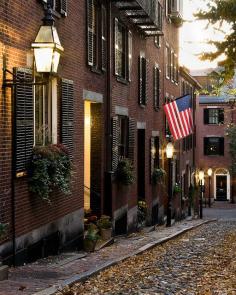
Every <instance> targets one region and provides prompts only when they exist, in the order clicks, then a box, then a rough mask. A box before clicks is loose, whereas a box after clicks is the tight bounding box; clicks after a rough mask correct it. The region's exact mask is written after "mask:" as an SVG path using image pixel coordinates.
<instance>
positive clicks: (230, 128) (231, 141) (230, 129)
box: [226, 123, 236, 175]
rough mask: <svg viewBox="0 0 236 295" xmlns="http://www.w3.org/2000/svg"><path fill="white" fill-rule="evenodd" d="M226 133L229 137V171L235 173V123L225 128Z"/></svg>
mask: <svg viewBox="0 0 236 295" xmlns="http://www.w3.org/2000/svg"><path fill="white" fill-rule="evenodd" d="M226 135H227V136H228V138H229V152H230V155H231V171H232V174H233V175H236V125H235V124H232V123H231V124H229V125H228V126H227V129H226Z"/></svg>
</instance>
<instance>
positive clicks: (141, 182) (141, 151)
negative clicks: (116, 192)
mask: <svg viewBox="0 0 236 295" xmlns="http://www.w3.org/2000/svg"><path fill="white" fill-rule="evenodd" d="M137 182H138V200H145V129H138V179H137Z"/></svg>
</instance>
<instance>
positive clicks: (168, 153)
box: [166, 142, 174, 227]
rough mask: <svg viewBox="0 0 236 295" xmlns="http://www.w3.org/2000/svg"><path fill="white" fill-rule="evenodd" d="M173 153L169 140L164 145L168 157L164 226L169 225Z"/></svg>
mask: <svg viewBox="0 0 236 295" xmlns="http://www.w3.org/2000/svg"><path fill="white" fill-rule="evenodd" d="M173 155H174V146H173V144H172V142H169V143H168V144H167V146H166V157H167V159H168V169H169V178H168V204H167V221H166V226H167V227H169V226H171V202H172V194H173V187H172V158H173Z"/></svg>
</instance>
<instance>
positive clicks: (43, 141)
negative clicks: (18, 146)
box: [34, 77, 57, 145]
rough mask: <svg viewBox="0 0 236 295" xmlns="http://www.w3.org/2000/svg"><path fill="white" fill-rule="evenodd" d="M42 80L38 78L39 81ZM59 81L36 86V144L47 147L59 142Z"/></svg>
mask: <svg viewBox="0 0 236 295" xmlns="http://www.w3.org/2000/svg"><path fill="white" fill-rule="evenodd" d="M38 79H39V80H40V79H41V78H39V77H36V79H35V80H36V82H37V80H38ZM56 122H57V81H56V79H53V80H52V81H51V82H50V83H48V84H47V85H36V86H35V96H34V143H35V145H47V144H51V143H56V142H57V124H56Z"/></svg>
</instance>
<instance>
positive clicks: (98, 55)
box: [87, 0, 106, 71]
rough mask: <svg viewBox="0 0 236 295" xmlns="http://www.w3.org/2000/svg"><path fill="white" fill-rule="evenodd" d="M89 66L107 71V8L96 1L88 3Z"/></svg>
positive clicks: (92, 0) (90, 0) (89, 0)
mask: <svg viewBox="0 0 236 295" xmlns="http://www.w3.org/2000/svg"><path fill="white" fill-rule="evenodd" d="M87 51H88V56H87V58H88V65H89V66H91V67H92V69H93V70H99V71H100V70H103V71H105V70H106V8H105V6H104V5H101V4H99V3H98V2H97V1H96V0H88V1H87Z"/></svg>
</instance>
